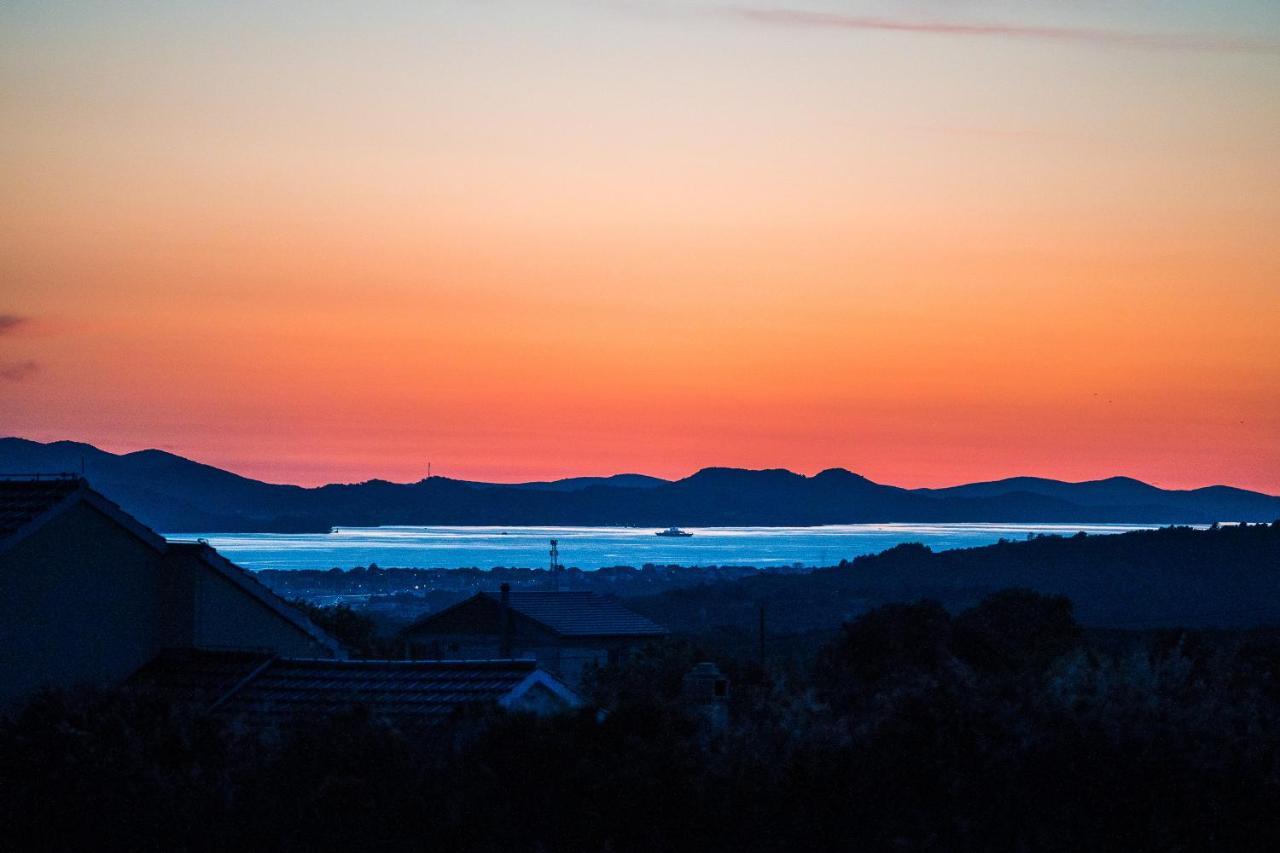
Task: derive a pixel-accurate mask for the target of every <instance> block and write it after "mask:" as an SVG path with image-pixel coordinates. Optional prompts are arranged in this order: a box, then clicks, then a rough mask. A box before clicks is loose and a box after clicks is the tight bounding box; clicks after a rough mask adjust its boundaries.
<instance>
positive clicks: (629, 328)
mask: <svg viewBox="0 0 1280 853" xmlns="http://www.w3.org/2000/svg"><path fill="white" fill-rule="evenodd" d="M267 6H268V4H260V3H256V2H225V0H224V2H208V3H199V2H178V0H169V2H154V3H124V2H113V3H100V2H93V3H64V2H50V0H41V2H23V0H17V2H15V0H6V2H5V3H3V4H0V128H3V133H0V434H13V435H21V436H26V437H29V438H35V439H39V440H51V439H61V438H74V439H78V440H84V441H90V442H93V443H95V444H98V445H99V446H102V447H105V448H107V449H111V450H116V451H123V450H134V449H139V448H143V447H161V448H165V449H168V450H172V451H174V452H177V453H181V454H183V455H186V456H191V457H194V458H197V459H200V460H202V461H206V462H210V463H212V464H216V465H219V466H223V467H228V468H231V469H233V470H236V471H240V472H242V473H246V474H249V475H252V476H256V477H260V478H264V479H269V480H275V481H287V482H299V483H308V484H311V483H320V482H325V481H332V480H347V481H349V480H362V479H366V478H370V477H375V476H379V477H387V478H391V479H397V480H412V479H417V478H419V477H420V476H422V475H423V474H424V473H425V468H426V463H427V460H428V459H430V460H431V462H432V464H433V469H434V471H435V472H436V473H439V474H445V475H449V476H455V477H464V478H476V479H491V480H524V479H533V478H543V477H557V476H568V475H575V474H597V473H611V472H615V471H642V472H647V473H652V474H657V475H665V476H680V475H685V474H688V473H690V472H691V471H693V470H695V469H697V468H699V467H702V466H706V465H735V466H744V467H788V468H792V469H793V470H798V471H801V472H805V473H812V472H814V471H817V470H820V469H822V468H825V467H832V466H843V467H847V468H850V469H853V470H856V471H858V472H860V473H863V474H865V475H867V476H869V477H872V478H873V479H876V480H879V481H882V482H891V483H896V484H901V485H911V486H916V485H943V484H950V483H956V482H962V481H969V480H978V479H990V478H995V477H1001V476H1007V475H1014V474H1040V475H1045V476H1054V477H1062V478H1068V479H1087V478H1094V477H1102V476H1109V475H1113V474H1128V475H1132V476H1136V477H1140V478H1142V479H1145V480H1148V481H1150V482H1154V483H1157V484H1160V485H1164V486H1171V487H1181V486H1196V485H1203V484H1206V483H1215V482H1224V483H1230V484H1235V485H1240V486H1245V487H1251V488H1257V489H1263V490H1266V491H1270V492H1273V493H1280V3H1276V2H1275V0H1252V2H1248V1H1247V0H1231V2H1218V3H1213V4H1209V3H1203V2H1192V1H1191V0H1159V2H1157V0H1135V2H1124V0H1121V2H1117V1H1116V0H1051V2H1043V3H1035V4H1031V3H1026V2H1025V0H1021V2H1013V0H1009V2H981V0H949V2H943V0H897V2H887V0H885V1H884V2H865V3H864V2H823V0H812V2H805V3H803V4H795V3H790V2H783V0H775V2H771V3H770V2H763V3H759V4H756V3H753V2H749V0H747V2H742V3H737V4H735V3H713V2H680V3H677V2H670V3H647V2H611V3H610V2H598V3H592V2H568V0H565V2H552V0H512V1H511V2H503V0H484V2H481V0H459V2H445V1H444V0H440V1H439V2H420V0H419V2H407V0H406V2H394V3H348V2H320V1H319V0H309V1H308V2H297V3H292V2H290V3H274V4H270V8H265V7H267Z"/></svg>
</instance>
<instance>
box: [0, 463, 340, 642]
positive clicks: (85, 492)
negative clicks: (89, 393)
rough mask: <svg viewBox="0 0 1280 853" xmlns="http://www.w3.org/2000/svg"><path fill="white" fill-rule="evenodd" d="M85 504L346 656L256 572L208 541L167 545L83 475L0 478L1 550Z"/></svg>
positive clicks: (156, 548)
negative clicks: (193, 562)
mask: <svg viewBox="0 0 1280 853" xmlns="http://www.w3.org/2000/svg"><path fill="white" fill-rule="evenodd" d="M81 503H84V504H87V505H89V506H92V507H93V508H94V509H96V510H98V511H99V512H101V513H102V514H103V515H105V516H107V517H108V518H110V519H111V520H112V521H113V522H115V523H116V524H117V525H119V526H120V527H122V528H124V529H125V530H126V531H128V532H129V533H130V534H132V535H133V536H135V537H137V538H138V539H140V540H142V542H144V543H145V544H146V545H148V546H150V547H151V548H152V549H153V550H155V551H156V552H158V553H160V554H162V555H164V557H165V558H167V559H175V558H181V557H190V558H193V559H195V560H197V561H199V563H200V564H201V566H202V567H203V568H205V569H207V570H209V571H213V572H214V573H216V574H218V575H219V576H221V577H223V578H226V579H227V580H228V581H230V582H231V583H232V584H234V585H235V586H236V587H237V588H238V589H239V590H240V591H241V592H243V593H245V594H247V595H249V596H250V597H251V598H254V599H256V600H257V601H258V602H259V603H261V604H262V605H264V606H265V607H267V608H268V609H270V610H271V611H272V612H274V613H275V614H276V615H277V616H279V617H280V618H282V619H284V620H285V621H287V622H289V623H290V624H292V625H293V626H294V627H295V628H297V629H298V630H300V631H302V632H303V633H304V634H307V635H308V636H309V637H311V639H312V640H314V641H315V642H316V643H317V644H318V645H319V646H320V647H321V648H323V649H325V650H327V651H329V652H330V653H331V654H333V655H335V656H337V657H345V656H346V650H345V649H344V648H343V647H342V644H341V643H339V642H338V641H337V640H335V639H334V638H333V637H331V636H330V635H329V634H328V633H326V632H325V631H323V630H321V629H320V628H318V627H317V626H316V625H315V624H314V623H313V622H312V621H311V620H310V619H308V618H307V617H306V614H304V613H302V612H301V611H300V610H298V609H297V608H296V607H294V606H292V605H291V604H289V603H288V602H287V601H285V600H284V599H283V598H281V597H280V596H278V595H276V594H275V593H274V592H272V591H271V590H270V589H268V588H267V586H266V585H265V584H263V583H262V582H261V581H259V580H258V579H257V577H255V576H254V575H253V573H252V572H249V571H248V570H247V569H243V568H241V567H240V566H237V565H236V564H235V563H233V562H231V561H230V560H228V559H227V558H226V557H223V556H222V555H221V554H219V553H218V552H217V551H215V550H214V549H213V548H212V547H211V546H209V545H208V544H207V543H204V542H169V541H167V540H165V538H164V537H163V536H161V535H160V534H158V533H156V532H155V531H153V530H152V529H151V528H149V527H147V526H146V525H145V524H143V523H142V522H140V521H138V520H137V519H136V518H134V517H133V516H131V515H129V513H127V512H125V511H124V510H123V509H121V508H120V506H119V505H118V504H116V503H114V502H113V501H111V500H109V499H108V498H106V497H104V496H103V495H102V494H100V493H99V492H96V491H94V489H93V488H92V487H91V486H90V485H89V482H88V481H87V480H85V479H84V478H83V477H75V476H65V477H64V476H52V477H49V476H33V477H25V478H22V479H0V552H3V551H5V550H7V549H8V548H11V547H12V546H14V545H16V544H17V543H18V542H21V541H22V540H23V539H26V538H27V537H28V536H30V535H31V534H33V533H35V532H36V531H38V530H39V529H40V528H41V527H43V526H44V525H45V524H47V523H49V522H50V521H52V520H53V519H55V518H57V517H58V516H59V515H61V514H62V513H64V512H66V511H67V510H69V509H71V508H72V507H74V506H76V505H78V504H81Z"/></svg>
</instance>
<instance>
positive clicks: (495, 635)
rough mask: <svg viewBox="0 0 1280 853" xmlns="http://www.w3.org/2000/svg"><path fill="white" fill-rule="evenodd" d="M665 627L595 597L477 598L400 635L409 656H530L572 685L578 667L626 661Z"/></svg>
mask: <svg viewBox="0 0 1280 853" xmlns="http://www.w3.org/2000/svg"><path fill="white" fill-rule="evenodd" d="M667 633H668V632H667V629H665V628H663V627H662V626H661V625H659V624H657V623H656V622H653V621H651V620H649V619H647V618H645V617H644V616H641V615H640V614H638V613H634V612H632V611H630V610H628V609H627V608H626V607H624V606H623V605H622V604H620V603H619V602H618V600H617V599H615V598H612V597H607V596H602V595H597V594H596V593H594V592H533V591H523V590H520V591H514V592H513V591H512V590H511V589H510V586H509V585H508V584H503V585H502V590H501V592H500V593H499V594H498V595H494V594H493V593H491V592H480V593H477V594H476V595H473V596H472V597H470V598H468V599H466V600H465V601H461V602H459V603H457V604H455V605H453V606H452V607H448V608H445V609H444V610H441V611H439V612H437V613H432V614H428V615H426V616H423V617H422V618H421V619H419V620H418V621H416V622H414V623H413V624H412V625H410V626H409V627H408V628H406V629H405V630H404V631H403V632H402V633H401V637H402V638H403V639H404V641H405V642H406V644H407V645H408V646H409V649H410V651H411V653H412V654H413V656H415V657H425V658H452V657H463V658H473V657H499V658H507V657H532V658H534V659H535V660H536V661H537V662H538V665H539V666H540V667H542V668H543V669H545V670H547V671H548V672H550V673H552V674H553V675H556V676H558V677H560V678H561V679H563V680H564V681H565V682H567V683H568V684H569V685H571V686H575V685H578V684H579V683H580V682H581V676H582V671H583V668H584V667H586V666H587V665H588V664H590V663H595V664H598V665H603V664H605V663H608V662H612V661H616V660H618V659H620V658H623V657H625V656H626V655H627V654H628V653H630V652H631V651H632V650H634V649H636V648H638V647H639V646H641V645H643V644H644V643H645V642H648V641H650V640H654V639H657V638H660V637H665V636H666V635H667Z"/></svg>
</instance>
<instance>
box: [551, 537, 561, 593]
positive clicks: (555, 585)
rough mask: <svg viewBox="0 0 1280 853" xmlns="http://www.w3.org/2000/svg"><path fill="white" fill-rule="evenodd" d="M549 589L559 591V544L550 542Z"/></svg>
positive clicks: (555, 541)
mask: <svg viewBox="0 0 1280 853" xmlns="http://www.w3.org/2000/svg"><path fill="white" fill-rule="evenodd" d="M551 588H552V589H554V590H555V591H556V592H559V591H560V542H559V540H557V539H552V540H551Z"/></svg>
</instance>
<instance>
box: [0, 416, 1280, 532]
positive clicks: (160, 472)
mask: <svg viewBox="0 0 1280 853" xmlns="http://www.w3.org/2000/svg"><path fill="white" fill-rule="evenodd" d="M81 471H83V473H84V475H85V476H86V477H87V478H88V480H89V481H90V483H92V484H93V485H94V487H95V488H97V489H99V490H100V491H102V492H103V493H104V494H106V495H107V496H109V497H111V498H112V499H113V500H115V501H116V502H117V503H119V504H120V505H121V506H123V507H124V508H125V509H126V510H128V511H129V512H131V513H133V514H134V515H136V516H137V517H138V518H139V519H140V520H142V521H144V522H145V523H147V524H148V525H150V526H152V527H154V528H155V529H157V530H161V531H165V532H171V533H177V532H206V533H212V532H251V531H275V532H301V531H327V530H328V529H329V528H330V527H333V526H376V525H389V524H456V525H468V524H511V525H518V524H564V525H636V526H666V525H670V524H677V525H682V526H724V525H814V524H840V523H869V522H1065V523H1077V522H1079V523H1084V522H1093V523H1101V522H1116V523H1123V522H1133V523H1153V524H1170V523H1184V524H1185V523H1208V522H1213V521H1273V520H1275V519H1277V518H1280V498H1278V497H1274V496H1270V495H1264V494H1260V493H1257V492H1249V491H1245V490H1243V489H1234V488H1229V487H1225V486H1212V487H1208V488H1203V489H1192V490H1187V491H1171V490H1165V489H1159V488H1156V487H1154V486H1150V485H1148V484H1145V483H1141V482H1139V481H1137V480H1131V479H1127V478H1112V479H1109V480H1099V481H1094V482H1086V483H1066V482H1061V481H1057V480H1046V479H1040V478H1033V477H1019V478H1013V479H1009V480H1001V481H996V482H990V483H974V484H970V485H964V486H955V487H951V488H945V489H914V490H912V489H903V488H898V487H896V486H889V485H883V484H880V483H875V482H872V481H871V480H868V479H867V478H865V477H862V476H860V475H858V474H854V473H852V472H850V471H846V470H844V469H840V468H833V469H829V470H826V471H822V472H821V473H818V474H815V475H813V476H811V477H806V476H803V475H800V474H796V473H793V472H791V471H786V470H781V469H772V470H762V471H754V470H744V469H738V468H705V469H703V470H701V471H698V472H697V473H695V474H693V475H691V476H689V477H685V478H684V479H681V480H676V481H667V480H661V479H658V478H654V477H646V476H644V475H639V474H620V475H616V476H614V477H579V478H572V479H567V480H559V481H553V482H539V483H519V484H498V483H475V482H468V481H463V480H453V479H449V478H445V477H432V478H430V479H426V480H421V481H419V482H416V483H391V482H387V481H385V480H370V481H367V482H364V483H355V484H331V485H327V486H320V487H316V488H303V487H301V486H291V485H279V484H273V483H264V482H260V481H258V480H253V479H250V478H248V477H242V476H240V475H238V474H234V473H231V472H229V471H224V470H222V469H219V468H215V467H213V466H210V465H204V464H201V463H199V462H194V461H192V460H190V459H185V458H183V457H181V456H176V455H174V454H172V453H167V452H165V451H161V450H141V451H137V452H134V453H124V454H115V453H109V452H107V451H104V450H101V449H99V448H96V447H94V446H92V445H89V444H84V443H80V442H72V441H56V442H51V443H47V444H46V443H41V442H36V441H30V440H27V439H23V438H3V439H0V473H4V474H32V473H44V474H51V473H56V472H74V473H80V472H81Z"/></svg>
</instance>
